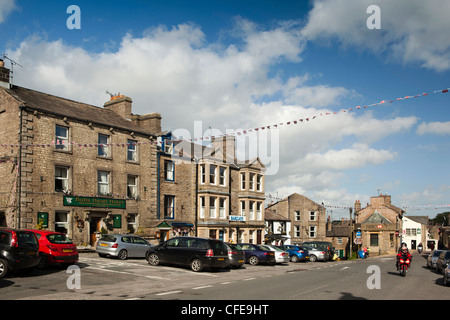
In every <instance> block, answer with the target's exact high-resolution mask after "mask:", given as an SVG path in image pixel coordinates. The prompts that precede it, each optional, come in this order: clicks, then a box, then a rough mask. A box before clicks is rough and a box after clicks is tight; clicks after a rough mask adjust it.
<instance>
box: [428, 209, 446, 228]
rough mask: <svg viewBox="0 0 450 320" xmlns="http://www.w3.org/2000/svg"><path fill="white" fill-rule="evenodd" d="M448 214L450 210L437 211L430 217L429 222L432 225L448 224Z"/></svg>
mask: <svg viewBox="0 0 450 320" xmlns="http://www.w3.org/2000/svg"><path fill="white" fill-rule="evenodd" d="M449 216H450V212H448V211H447V212H442V213H438V214H437V215H436V217H435V218H433V219H430V223H431V224H434V225H442V226H448V225H449V224H448V219H449Z"/></svg>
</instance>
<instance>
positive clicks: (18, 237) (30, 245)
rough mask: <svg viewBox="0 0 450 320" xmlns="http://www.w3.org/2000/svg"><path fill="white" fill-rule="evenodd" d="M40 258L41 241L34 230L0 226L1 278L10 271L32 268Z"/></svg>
mask: <svg viewBox="0 0 450 320" xmlns="http://www.w3.org/2000/svg"><path fill="white" fill-rule="evenodd" d="M39 260H40V257H39V243H38V240H37V238H36V235H35V234H34V233H33V232H30V231H26V230H15V229H11V228H0V278H3V277H4V276H5V275H6V274H7V273H8V272H9V271H18V270H24V269H32V268H34V267H36V266H37V265H38V264H39Z"/></svg>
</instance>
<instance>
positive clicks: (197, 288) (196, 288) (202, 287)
mask: <svg viewBox="0 0 450 320" xmlns="http://www.w3.org/2000/svg"><path fill="white" fill-rule="evenodd" d="M211 287H212V285H208V286H201V287H195V288H192V290H199V289H205V288H211Z"/></svg>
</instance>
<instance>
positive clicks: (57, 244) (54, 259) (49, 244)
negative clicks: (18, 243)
mask: <svg viewBox="0 0 450 320" xmlns="http://www.w3.org/2000/svg"><path fill="white" fill-rule="evenodd" d="M28 231H31V232H33V233H34V234H35V235H36V237H37V239H38V242H39V255H40V256H41V261H40V262H39V265H38V267H39V268H45V267H47V266H49V265H51V264H56V263H62V264H64V265H70V264H74V263H77V262H78V250H77V246H76V245H75V244H74V243H72V241H71V240H70V239H69V238H67V236H66V235H65V234H64V233H60V232H54V231H47V230H28Z"/></svg>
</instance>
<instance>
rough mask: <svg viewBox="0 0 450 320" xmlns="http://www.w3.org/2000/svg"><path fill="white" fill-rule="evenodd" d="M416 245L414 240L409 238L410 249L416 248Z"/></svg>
mask: <svg viewBox="0 0 450 320" xmlns="http://www.w3.org/2000/svg"><path fill="white" fill-rule="evenodd" d="M416 245H417V244H416V240H411V249H412V250H416V248H417V247H416Z"/></svg>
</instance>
